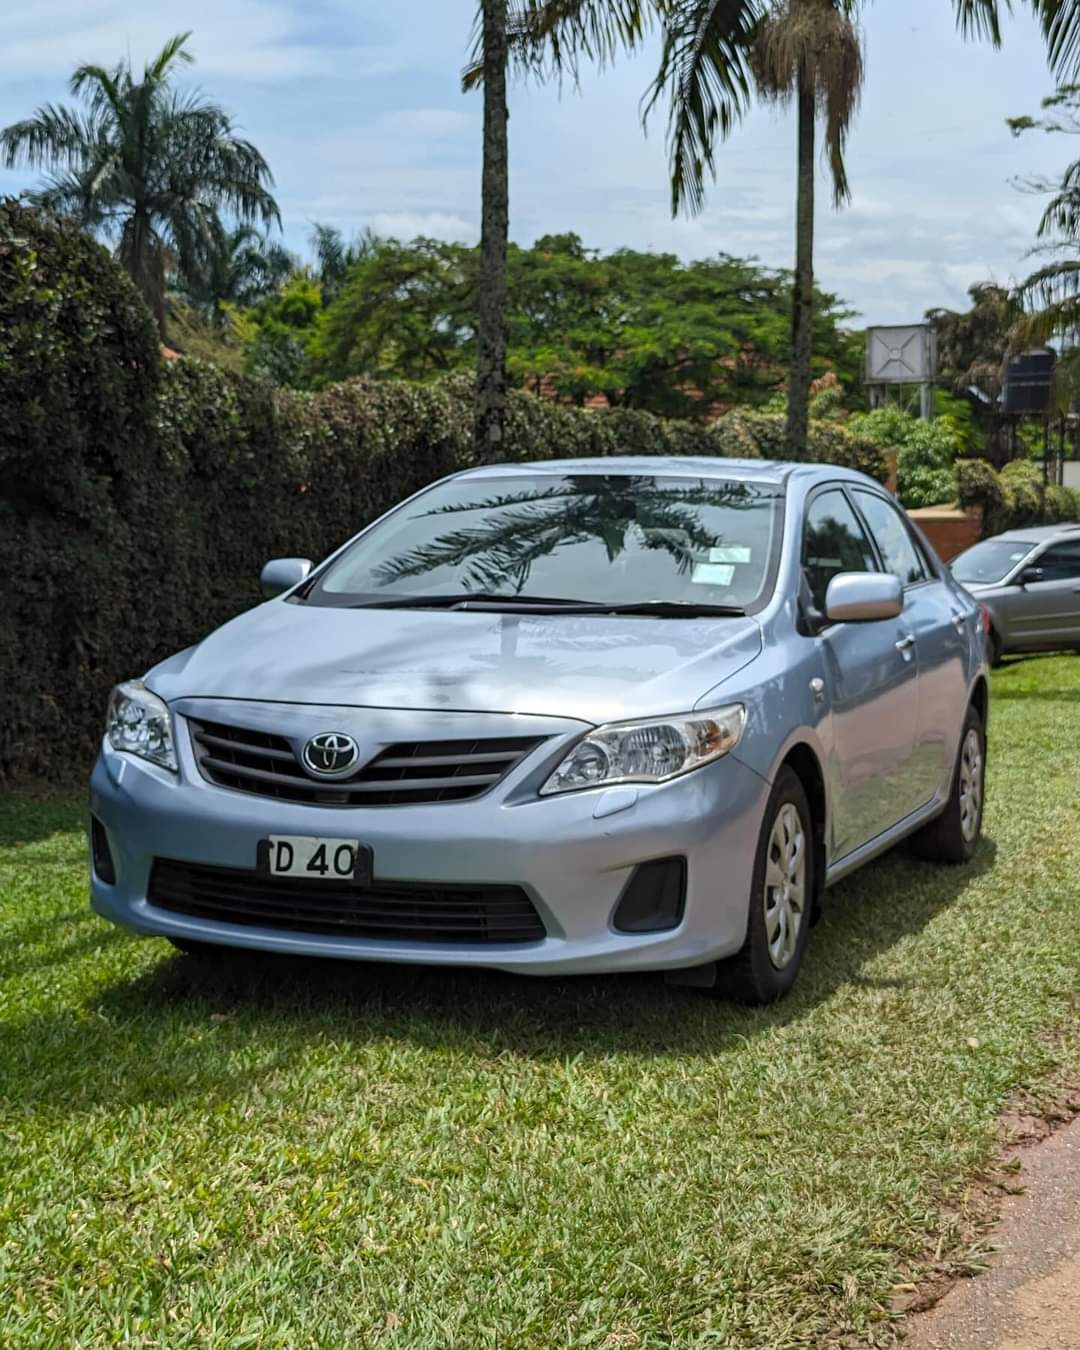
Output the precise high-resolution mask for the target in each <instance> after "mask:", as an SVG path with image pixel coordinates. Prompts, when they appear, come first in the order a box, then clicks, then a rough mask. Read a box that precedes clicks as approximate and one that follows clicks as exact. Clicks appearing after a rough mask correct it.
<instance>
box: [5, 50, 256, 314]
mask: <svg viewBox="0 0 1080 1350" xmlns="http://www.w3.org/2000/svg"><path fill="white" fill-rule="evenodd" d="M190 36H191V35H190V33H181V34H179V35H178V36H176V37H174V38H173V39H172V40H171V41H170V42H167V43H166V44H165V46H164V47H163V48H162V50H161V51H160V52H159V53H158V55H157V56H156V57H155V58H154V59H153V60H152V61H150V62H149V63H148V64H147V65H146V66H145V67H144V69H143V73H142V78H141V79H140V80H138V81H136V79H135V77H134V74H133V72H132V68H131V62H130V61H126V62H124V61H121V62H120V63H119V64H118V65H117V66H116V67H114V69H112V70H106V69H105V68H104V67H102V66H95V65H86V66H80V67H79V68H78V70H76V71H75V73H74V74H73V75H72V77H71V92H72V94H73V95H75V96H76V97H77V98H79V99H81V100H82V102H83V105H84V107H83V110H82V111H79V110H77V109H72V108H67V107H62V106H56V105H54V104H45V105H44V106H43V107H41V108H39V109H38V110H37V112H36V113H35V114H34V115H33V117H30V118H28V119H27V120H26V121H23V122H17V123H15V125H14V126H10V127H7V128H6V129H5V130H4V131H2V132H0V158H2V161H3V163H4V165H5V167H7V168H9V169H11V168H14V167H15V166H16V165H18V164H19V163H23V164H26V165H28V166H29V167H31V168H42V169H45V170H46V175H47V176H46V180H45V184H44V186H43V187H42V188H41V189H40V190H39V191H37V192H35V193H33V194H32V196H31V199H32V200H33V201H35V202H36V203H38V204H39V205H41V206H44V207H46V208H48V209H50V210H55V211H58V212H61V213H63V214H66V215H73V216H76V217H77V218H78V219H79V220H81V222H82V223H83V225H84V226H85V227H86V228H87V229H89V230H92V231H94V232H95V233H99V234H101V235H103V236H104V237H106V238H108V239H110V240H113V241H115V245H116V254H117V257H118V258H119V260H120V261H121V263H122V264H123V266H124V267H125V268H126V269H127V271H128V272H129V273H130V275H131V277H132V279H133V280H134V281H135V284H136V285H137V286H138V287H139V289H140V291H142V293H143V295H144V296H145V297H146V300H147V302H148V304H149V305H150V307H151V309H152V310H153V312H154V315H155V317H156V319H157V322H158V328H159V330H160V331H161V334H162V336H163V337H164V334H165V274H166V270H167V266H168V264H169V261H170V259H172V260H173V261H174V262H175V265H176V266H177V267H178V268H179V270H180V272H182V273H183V274H184V275H187V276H195V275H197V274H198V273H199V271H200V269H203V268H205V266H206V263H207V259H208V258H209V256H210V255H211V254H212V253H213V251H214V247H215V243H216V242H219V241H220V239H221V234H222V224H221V218H220V213H221V212H222V211H225V212H227V213H229V214H231V215H233V216H235V217H236V218H237V219H238V220H239V221H241V222H242V223H245V224H247V223H251V222H254V221H259V222H261V223H262V225H263V226H265V227H268V226H270V225H272V224H279V225H280V215H279V213H278V207H277V203H276V202H275V201H274V198H273V197H272V196H271V194H270V188H271V187H272V186H273V178H272V177H271V174H270V170H269V168H268V167H267V164H266V161H265V160H264V159H263V157H262V155H261V154H259V152H258V150H256V148H255V147H254V146H253V145H252V144H251V143H250V142H249V141H245V140H241V139H240V138H238V137H237V136H236V135H235V134H234V129H233V124H232V121H231V119H230V118H229V116H228V114H227V113H226V112H225V111H224V110H223V109H222V108H220V107H219V106H218V105H217V104H215V103H211V102H210V101H209V100H207V99H206V98H204V97H203V96H202V95H201V94H199V93H197V92H191V93H186V94H182V93H178V92H177V91H176V90H175V89H174V87H173V78H174V75H175V73H176V71H177V69H178V67H180V66H181V65H187V64H190V63H191V61H192V59H193V58H192V56H191V54H190V52H188V51H187V50H186V49H185V44H186V42H187V40H188V38H189V37H190Z"/></svg>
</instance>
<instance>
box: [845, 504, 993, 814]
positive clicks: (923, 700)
mask: <svg viewBox="0 0 1080 1350" xmlns="http://www.w3.org/2000/svg"><path fill="white" fill-rule="evenodd" d="M851 495H852V497H853V498H854V501H855V505H856V506H857V507H858V509H859V513H860V515H861V516H862V518H863V520H864V522H865V524H866V527H867V530H868V532H869V534H870V538H871V539H872V540H873V542H874V544H875V546H876V547H877V551H878V556H879V557H880V558H881V562H882V566H883V567H884V568H885V570H886V571H887V572H892V573H893V575H894V576H898V577H899V578H900V580H901V582H902V583H903V587H904V618H905V619H906V620H907V622H908V624H909V625H910V627H911V631H912V633H913V634H914V636H915V644H916V647H917V649H918V658H919V711H918V724H917V731H916V737H915V747H914V753H913V758H912V783H913V786H914V789H915V798H916V800H915V801H914V802H913V808H914V807H918V806H922V805H924V804H925V803H926V802H929V801H930V799H931V798H932V797H934V796H936V795H937V794H938V793H940V792H942V791H945V790H947V788H948V784H949V782H950V781H951V779H952V770H953V761H954V760H955V758H956V748H957V744H958V738H959V735H960V729H961V726H962V725H963V720H964V713H965V711H966V709H967V669H968V656H969V652H970V650H971V644H972V642H973V641H974V639H975V626H976V624H977V622H978V611H977V610H976V608H975V606H974V605H965V604H964V603H963V601H962V600H961V599H960V597H959V596H957V594H956V592H955V591H954V590H953V589H952V588H951V587H950V586H949V585H948V583H947V582H946V581H945V580H944V579H943V577H942V576H941V574H940V572H939V570H938V568H937V567H936V566H935V564H934V563H933V562H932V560H931V559H930V558H929V557H928V556H927V554H926V553H925V552H924V550H923V548H922V546H921V544H920V543H919V541H918V540H917V539H916V538H915V536H914V534H913V533H912V531H911V528H910V527H909V525H908V522H907V519H906V517H905V516H904V514H903V512H902V511H901V510H900V508H899V507H898V506H897V505H896V504H895V502H893V501H892V500H891V499H890V498H889V497H886V496H885V494H884V493H881V492H875V491H874V490H873V489H871V488H861V487H857V488H854V489H853V490H852V494H851Z"/></svg>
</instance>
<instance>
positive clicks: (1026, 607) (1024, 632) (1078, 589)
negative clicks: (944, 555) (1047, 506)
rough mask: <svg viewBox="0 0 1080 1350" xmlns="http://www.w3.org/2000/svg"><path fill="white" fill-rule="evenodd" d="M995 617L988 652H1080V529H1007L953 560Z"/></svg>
mask: <svg viewBox="0 0 1080 1350" xmlns="http://www.w3.org/2000/svg"><path fill="white" fill-rule="evenodd" d="M950 569H951V571H952V574H953V576H954V577H955V578H956V580H957V581H959V582H960V583H961V585H963V586H965V587H966V588H967V589H968V590H969V591H970V592H971V594H972V595H973V596H975V598H976V599H977V600H978V601H979V603H980V604H981V605H984V606H985V608H986V610H987V612H988V614H989V616H990V632H989V635H988V638H987V653H988V656H989V660H990V664H991V665H997V664H998V662H999V661H1000V660H1001V658H1002V656H1003V655H1004V654H1005V653H1006V652H1052V651H1061V650H1063V649H1067V648H1070V647H1071V648H1073V649H1074V650H1077V651H1080V525H1035V526H1032V527H1030V528H1024V529H1017V530H1007V531H1006V532H1005V533H1004V534H998V535H995V536H994V537H993V538H992V539H983V540H982V541H981V542H980V543H978V544H973V545H972V547H971V548H969V549H965V551H964V552H963V553H961V554H959V555H958V556H957V557H955V558H954V559H953V560H952V563H951V564H950Z"/></svg>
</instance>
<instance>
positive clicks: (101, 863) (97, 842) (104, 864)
mask: <svg viewBox="0 0 1080 1350" xmlns="http://www.w3.org/2000/svg"><path fill="white" fill-rule="evenodd" d="M90 856H91V858H93V860H94V875H95V876H96V877H97V879H98V881H103V882H104V883H105V884H106V886H115V885H116V865H115V863H114V862H113V856H112V850H111V849H110V848H109V836H108V835H107V834H106V833H105V826H104V825H102V823H101V821H100V820H98V818H97V816H91V817H90Z"/></svg>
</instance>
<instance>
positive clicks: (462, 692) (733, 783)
mask: <svg viewBox="0 0 1080 1350" xmlns="http://www.w3.org/2000/svg"><path fill="white" fill-rule="evenodd" d="M263 585H264V590H265V591H266V592H267V593H268V594H269V595H270V596H271V598H269V599H268V600H267V601H266V603H264V604H262V605H260V606H259V607H257V608H255V609H253V610H251V611H250V612H248V613H245V614H242V615H240V616H239V617H238V618H236V619H233V620H232V621H231V622H230V623H227V624H226V625H225V626H224V627H222V628H220V629H219V630H218V631H216V632H214V633H211V634H210V635H209V636H208V637H206V638H205V639H204V640H203V641H202V642H199V643H197V644H196V645H195V646H193V647H190V648H188V650H186V651H183V652H180V653H179V654H177V655H176V656H173V657H171V658H169V659H168V660H165V661H163V662H162V663H161V664H160V665H157V666H155V667H154V668H153V669H152V670H150V671H149V672H148V673H146V674H145V675H144V676H143V677H142V678H141V679H132V680H129V681H127V682H125V683H123V684H121V685H119V686H118V687H117V688H116V690H115V691H114V693H113V696H112V699H111V702H110V706H109V709H108V714H107V719H106V728H105V734H104V737H103V741H102V746H101V754H100V757H99V759H98V762H97V765H96V767H95V769H94V773H93V778H92V782H91V788H90V838H91V858H92V899H93V905H94V907H95V909H96V910H97V911H98V913H99V914H101V915H103V916H104V917H105V918H107V919H111V920H113V921H114V922H116V923H119V924H122V925H123V926H125V927H126V928H129V929H131V930H133V931H135V932H138V933H142V934H147V935H159V936H163V937H166V938H169V939H170V940H171V941H172V942H173V943H175V944H176V946H178V947H180V948H181V949H182V950H184V951H186V952H194V953H202V954H205V953H207V952H208V951H217V952H219V953H220V952H221V950H222V949H243V948H256V949H260V950H262V951H269V952H292V953H301V954H307V955H321V956H328V957H338V958H349V959H355V960H359V961H399V962H426V963H440V964H462V965H473V966H493V967H498V968H501V969H505V970H513V971H518V972H520V973H527V974H535V975H545V974H553V973H576V972H596V971H615V970H622V971H627V970H642V969H655V970H663V971H666V972H667V973H668V975H669V978H671V979H674V980H676V981H680V982H683V983H690V984H693V985H698V986H703V987H712V988H716V989H718V990H720V991H723V992H725V993H728V994H730V995H732V996H734V997H738V998H741V999H744V1000H747V1001H751V1002H768V1001H770V1000H772V999H775V998H778V997H779V996H780V995H782V994H783V993H784V992H785V991H786V990H787V989H788V988H789V987H790V986H791V984H792V982H793V981H794V979H795V977H796V974H797V972H798V969H799V966H800V963H801V961H802V959H803V955H804V952H805V951H806V947H807V942H808V940H809V936H810V928H811V925H812V923H813V921H814V919H815V918H816V916H817V915H818V913H819V912H820V910H821V907H822V904H823V900H824V895H825V891H826V888H827V887H828V886H829V885H831V884H832V883H833V882H835V881H838V880H840V878H841V877H844V876H847V875H848V874H849V873H851V872H852V871H854V870H855V869H856V868H858V867H861V866H862V865H863V864H864V863H866V862H869V861H870V859H872V858H874V857H876V856H877V855H878V854H880V853H881V852H883V851H884V850H885V849H888V848H890V847H892V846H893V845H894V844H896V843H897V842H899V841H900V840H901V839H904V838H907V837H909V836H910V837H912V838H913V839H914V841H915V843H916V846H917V847H918V849H919V850H920V851H921V852H922V853H923V854H924V855H926V856H928V857H930V858H934V859H939V860H942V861H948V862H963V861H965V860H966V859H967V858H969V857H970V856H971V854H972V852H973V850H974V848H975V846H976V843H977V840H978V837H979V831H980V828H981V822H982V805H983V778H984V765H985V727H986V719H987V697H988V692H987V679H986V669H985V660H984V655H985V654H984V629H983V624H982V618H981V615H980V611H979V607H978V606H977V605H976V604H975V602H974V601H973V600H972V599H971V597H970V596H969V595H968V594H967V593H966V592H965V591H964V590H963V589H962V588H961V587H960V586H959V585H958V584H957V583H956V582H955V581H954V580H953V579H952V577H951V576H950V575H949V573H948V572H947V571H946V570H945V568H944V567H943V566H942V565H941V563H940V562H939V561H938V560H937V558H936V557H935V556H934V554H933V553H932V551H931V550H930V549H929V548H928V547H927V545H926V544H925V542H924V540H923V539H922V537H921V536H920V535H918V533H917V532H916V531H914V530H913V529H912V528H911V526H910V524H909V522H908V521H907V518H906V517H905V516H904V514H903V513H902V512H901V511H899V510H898V508H897V507H896V505H895V503H894V502H893V500H892V499H891V498H890V497H889V496H888V495H887V494H886V493H885V492H884V491H883V490H882V488H881V487H880V486H879V485H878V484H877V483H875V482H873V481H872V480H870V479H868V478H865V477H863V476H862V475H860V474H857V473H854V472H851V471H848V470H843V469H837V468H831V467H828V466H820V465H819V466H809V465H792V464H770V463H762V462H760V461H738V460H706V459H699V460H694V459H682V460H677V459H646V458H634V459H604V460H571V461H564V462H547V463H537V464H513V465H501V466H496V467H490V468H482V469H476V470H472V471H469V472H467V473H463V474H459V475H456V476H454V477H452V478H449V479H446V480H444V481H442V482H440V483H436V484H435V485H434V486H432V487H430V488H428V489H426V490H425V491H423V492H421V493H419V494H418V495H416V496H414V497H412V498H411V499H409V500H408V501H406V502H404V503H403V504H401V505H400V506H398V507H396V508H395V509H394V510H392V511H390V512H389V513H388V514H387V515H385V516H384V517H383V518H382V519H380V520H378V521H376V522H375V523H374V524H373V525H370V526H369V527H368V528H367V529H365V530H363V531H362V532H361V533H360V534H358V535H357V536H356V537H355V538H354V539H352V540H350V541H349V542H348V543H346V544H345V545H344V546H343V547H342V548H341V549H339V550H338V551H337V552H336V553H334V554H333V555H332V556H331V557H329V558H328V559H327V560H326V561H324V562H323V563H322V564H320V565H319V566H317V567H313V566H312V564H311V563H309V562H308V561H307V560H306V559H295V558H291V559H288V558H287V559H278V560H276V561H274V562H272V563H270V564H268V565H267V567H266V568H265V570H264V573H263Z"/></svg>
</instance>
